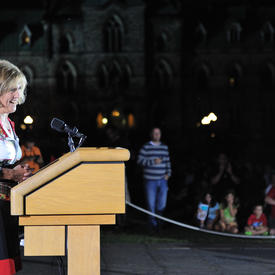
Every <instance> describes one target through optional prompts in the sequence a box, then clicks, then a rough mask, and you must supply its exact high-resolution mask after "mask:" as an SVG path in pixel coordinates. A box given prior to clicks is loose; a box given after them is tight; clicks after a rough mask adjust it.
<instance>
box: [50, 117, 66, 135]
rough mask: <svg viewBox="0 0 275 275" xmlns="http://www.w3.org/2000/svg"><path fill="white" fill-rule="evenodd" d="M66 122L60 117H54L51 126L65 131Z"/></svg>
mask: <svg viewBox="0 0 275 275" xmlns="http://www.w3.org/2000/svg"><path fill="white" fill-rule="evenodd" d="M65 125H66V124H65V122H64V121H62V120H61V119H58V118H56V117H55V118H53V119H52V121H51V128H52V129H54V130H56V131H58V132H61V133H62V132H64V130H65Z"/></svg>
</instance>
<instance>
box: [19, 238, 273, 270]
mask: <svg viewBox="0 0 275 275" xmlns="http://www.w3.org/2000/svg"><path fill="white" fill-rule="evenodd" d="M101 252H102V253H101V254H102V255H101V274H102V275H118V274H122V275H123V274H125V275H126V274H127V275H134V274H148V275H149V274H150V275H151V274H154V275H157V274H165V275H170V274H171V275H174V274H175V275H176V274H186V275H202V274H223V275H227V274H230V275H231V274H237V275H239V274H240V275H241V274H247V275H248V274H249V275H251V274H255V275H264V274H275V244H274V245H273V244H263V245H261V243H258V244H253V245H251V244H245V245H244V244H240V245H238V244H236V243H234V244H228V243H227V244H218V245H217V244H216V245H215V244H214V245H213V244H211V247H210V246H209V245H206V244H203V245H200V244H195V245H183V244H175V243H173V244H171V243H163V244H162V243H156V244H141V243H106V244H103V245H102V251H101ZM23 264H24V269H23V271H20V272H19V273H18V274H19V275H46V274H47V275H48V274H51V275H57V274H59V273H58V266H57V261H56V258H54V257H24V258H23ZM83 275H86V274H83Z"/></svg>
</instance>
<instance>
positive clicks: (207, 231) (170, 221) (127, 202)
mask: <svg viewBox="0 0 275 275" xmlns="http://www.w3.org/2000/svg"><path fill="white" fill-rule="evenodd" d="M126 204H128V205H129V206H131V207H133V208H135V209H136V210H138V211H141V212H143V213H145V214H147V215H151V216H153V217H156V218H158V219H160V220H163V221H165V222H168V223H172V224H175V225H178V226H180V227H184V228H188V229H191V230H195V231H200V232H204V233H209V234H212V235H219V236H224V237H232V238H242V239H264V240H269V239H275V235H274V236H249V235H244V234H231V233H225V232H218V231H213V230H207V229H203V228H199V227H197V226H192V225H189V224H185V223H182V222H178V221H175V220H171V219H168V218H165V217H163V216H160V215H157V214H155V213H152V212H150V211H148V210H146V209H144V208H141V207H139V206H137V205H135V204H133V203H131V202H129V201H127V200H126Z"/></svg>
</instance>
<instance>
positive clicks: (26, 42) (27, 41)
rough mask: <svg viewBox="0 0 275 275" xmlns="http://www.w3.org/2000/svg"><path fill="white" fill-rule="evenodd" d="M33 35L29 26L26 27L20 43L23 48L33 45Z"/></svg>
mask: <svg viewBox="0 0 275 275" xmlns="http://www.w3.org/2000/svg"><path fill="white" fill-rule="evenodd" d="M31 38H32V33H31V31H30V29H29V27H28V26H27V25H25V26H24V28H23V30H22V31H21V33H20V35H19V41H20V45H21V46H30V45H31Z"/></svg>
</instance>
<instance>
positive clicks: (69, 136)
mask: <svg viewBox="0 0 275 275" xmlns="http://www.w3.org/2000/svg"><path fill="white" fill-rule="evenodd" d="M68 145H69V148H70V152H71V153H72V152H74V151H75V146H74V140H73V137H72V135H71V133H68Z"/></svg>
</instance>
